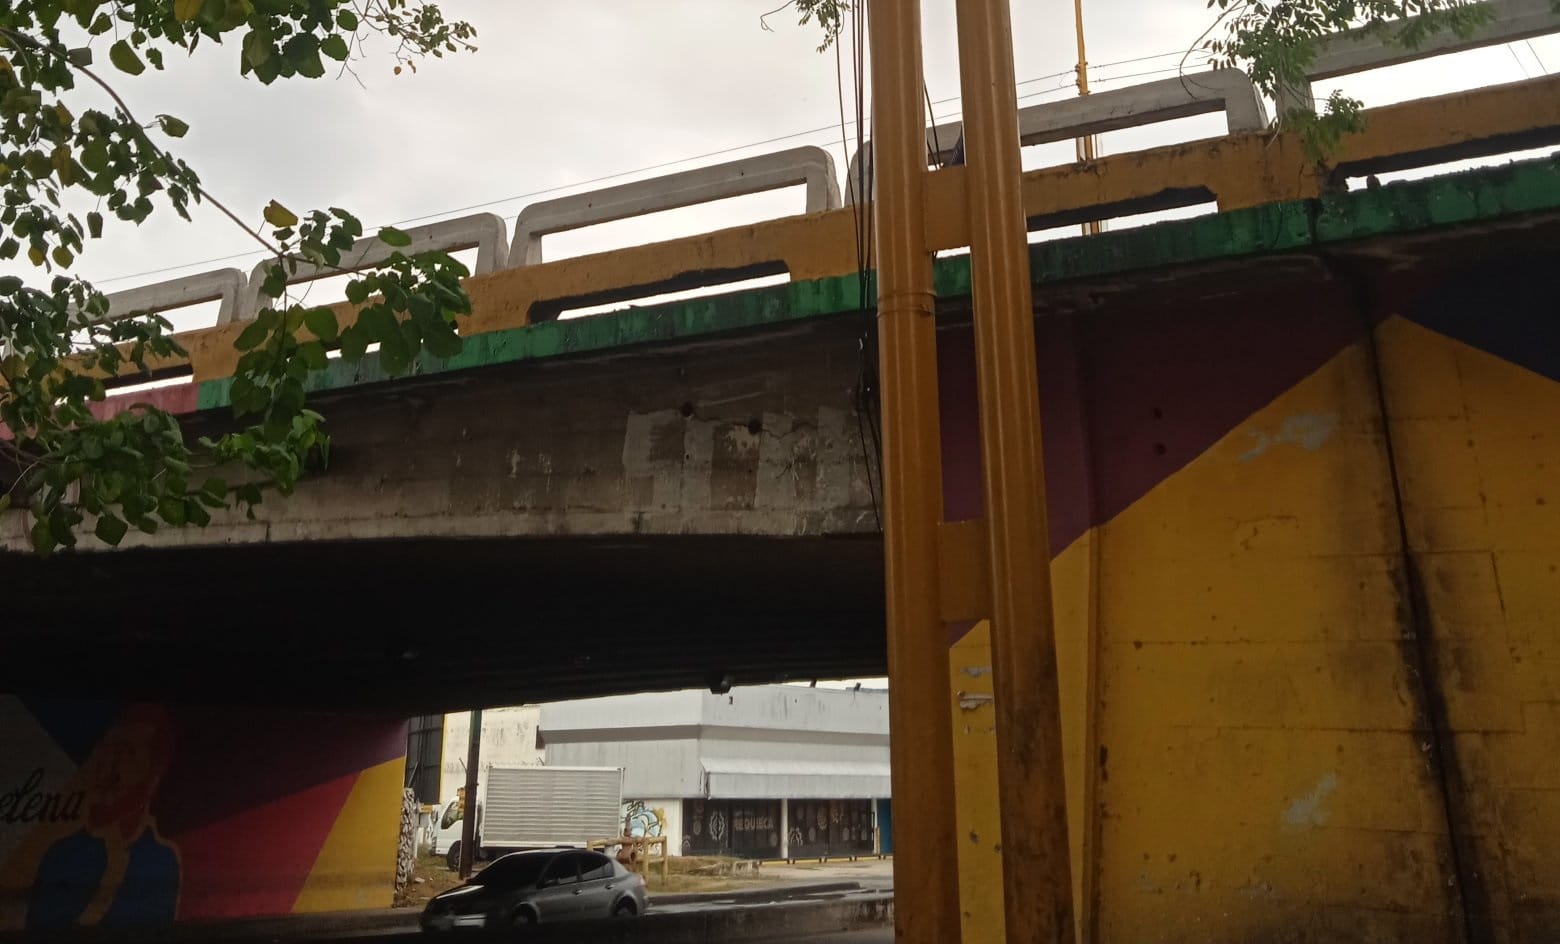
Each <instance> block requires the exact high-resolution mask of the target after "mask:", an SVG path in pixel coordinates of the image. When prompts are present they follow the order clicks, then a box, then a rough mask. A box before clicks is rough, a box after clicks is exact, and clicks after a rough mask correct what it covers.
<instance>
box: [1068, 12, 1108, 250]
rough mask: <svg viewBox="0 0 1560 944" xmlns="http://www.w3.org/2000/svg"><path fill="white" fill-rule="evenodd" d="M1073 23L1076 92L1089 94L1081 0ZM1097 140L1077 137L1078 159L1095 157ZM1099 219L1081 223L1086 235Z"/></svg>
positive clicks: (1089, 136)
mask: <svg viewBox="0 0 1560 944" xmlns="http://www.w3.org/2000/svg"><path fill="white" fill-rule="evenodd" d="M1073 24H1074V25H1075V27H1076V31H1077V33H1078V94H1079V96H1084V95H1087V94H1089V56H1088V53H1087V52H1086V51H1085V50H1084V43H1083V0H1073ZM1096 147H1097V141H1096V138H1095V136H1094V135H1092V134H1086V135H1084V136H1083V137H1081V138H1079V139H1078V160H1080V161H1092V160H1094V157H1095V149H1096ZM1100 229H1101V227H1100V222H1099V220H1090V221H1089V222H1087V223H1085V224H1083V232H1084V235H1086V236H1092V235H1094V234H1096V233H1098V232H1099V231H1100Z"/></svg>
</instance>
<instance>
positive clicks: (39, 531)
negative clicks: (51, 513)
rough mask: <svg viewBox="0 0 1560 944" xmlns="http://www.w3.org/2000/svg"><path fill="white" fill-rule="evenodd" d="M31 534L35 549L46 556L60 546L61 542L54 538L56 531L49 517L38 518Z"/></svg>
mask: <svg viewBox="0 0 1560 944" xmlns="http://www.w3.org/2000/svg"><path fill="white" fill-rule="evenodd" d="M29 536H30V537H31V538H32V546H33V550H34V551H37V552H38V553H39V554H42V555H44V556H47V555H48V554H50V553H51V552H52V551H53V550H54V549H55V548H56V547H58V546H59V543H58V542H57V541H55V540H54V531H53V529H51V528H50V527H49V520H48V519H47V518H40V519H38V521H37V523H35V524H34V525H33V526H32V532H31V533H30V535H29Z"/></svg>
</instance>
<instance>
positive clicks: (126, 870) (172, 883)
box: [26, 705, 180, 930]
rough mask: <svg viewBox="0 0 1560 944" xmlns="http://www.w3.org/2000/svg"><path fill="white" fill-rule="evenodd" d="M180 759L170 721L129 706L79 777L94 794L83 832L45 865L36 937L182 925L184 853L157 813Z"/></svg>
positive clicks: (34, 903) (33, 910)
mask: <svg viewBox="0 0 1560 944" xmlns="http://www.w3.org/2000/svg"><path fill="white" fill-rule="evenodd" d="M172 754H173V743H172V735H171V725H170V720H169V718H168V716H167V713H166V712H165V711H163V710H162V709H159V708H156V707H152V706H141V705H133V706H127V708H126V709H125V711H124V713H123V714H122V715H121V716H120V717H119V719H118V721H117V723H116V724H115V725H114V726H113V727H112V728H110V729H109V731H108V732H107V734H106V735H105V736H104V738H103V739H102V740H101V741H100V742H99V743H98V744H97V746H96V748H95V749H94V750H93V751H92V753H91V755H90V756H89V757H88V758H87V760H86V762H85V763H84V764H83V765H82V767H81V769H80V770H79V771H78V774H77V785H78V786H79V788H80V789H81V790H83V791H84V792H85V793H86V816H85V818H84V820H83V821H82V823H81V824H80V827H79V828H78V829H76V830H75V831H74V832H71V833H70V834H68V835H66V836H64V837H62V838H59V839H57V840H55V841H54V842H53V844H52V845H50V846H49V847H48V849H47V851H45V852H44V853H43V855H42V856H41V857H40V858H39V860H38V871H37V874H36V877H35V878H34V880H33V885H32V891H31V894H30V895H29V896H28V903H27V918H26V926H27V928H28V929H29V930H34V929H43V928H55V927H65V926H69V925H75V924H82V925H92V924H99V923H104V924H130V923H141V922H158V921H172V920H173V919H174V915H175V914H176V913H177V908H178V901H179V872H180V869H179V853H178V850H177V849H176V848H175V847H174V846H173V845H172V844H170V843H168V842H167V841H166V840H164V839H163V838H162V837H161V836H159V835H158V833H157V824H156V823H155V821H154V820H153V819H152V816H151V814H150V812H149V807H150V805H151V802H152V798H153V797H154V796H155V795H156V793H157V788H158V785H159V784H160V783H161V781H162V777H163V774H164V773H165V772H166V770H167V768H168V763H169V761H170V759H171V758H172Z"/></svg>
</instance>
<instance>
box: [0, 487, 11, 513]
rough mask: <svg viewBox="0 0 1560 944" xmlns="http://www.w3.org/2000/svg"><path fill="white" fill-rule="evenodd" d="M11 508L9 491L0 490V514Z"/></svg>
mask: <svg viewBox="0 0 1560 944" xmlns="http://www.w3.org/2000/svg"><path fill="white" fill-rule="evenodd" d="M10 510H11V493H10V492H0V515H3V514H5V513H6V512H7V511H10Z"/></svg>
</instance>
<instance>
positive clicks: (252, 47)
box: [244, 26, 274, 69]
mask: <svg viewBox="0 0 1560 944" xmlns="http://www.w3.org/2000/svg"><path fill="white" fill-rule="evenodd" d="M273 51H274V48H273V47H272V45H271V30H270V27H269V26H267V27H266V28H264V29H252V30H250V31H249V32H247V33H245V34H244V64H245V65H247V66H249V67H250V68H251V69H255V68H259V67H260V66H261V65H263V64H264V63H265V62H266V61H267V60H269V59H270V58H271V54H272V52H273Z"/></svg>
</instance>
